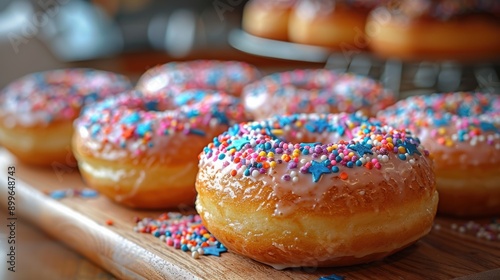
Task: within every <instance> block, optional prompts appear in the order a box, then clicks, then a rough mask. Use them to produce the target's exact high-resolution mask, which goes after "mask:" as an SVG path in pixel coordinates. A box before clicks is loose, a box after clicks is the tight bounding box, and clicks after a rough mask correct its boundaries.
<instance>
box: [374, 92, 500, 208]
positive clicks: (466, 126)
mask: <svg viewBox="0 0 500 280" xmlns="http://www.w3.org/2000/svg"><path fill="white" fill-rule="evenodd" d="M378 117H379V118H380V119H381V120H383V121H384V122H386V123H389V124H390V125H393V126H396V127H408V128H409V129H411V130H412V131H414V132H415V133H416V135H417V136H418V137H419V138H420V140H421V141H422V145H424V147H426V148H427V149H428V150H429V151H430V152H431V155H432V156H433V158H434V163H435V172H436V181H437V188H438V191H439V197H440V201H439V208H438V211H439V212H440V213H444V214H449V215H454V216H464V217H465V216H498V215H500V96H499V95H497V94H485V93H467V92H456V93H443V94H433V95H429V96H412V97H409V98H407V99H404V100H401V101H399V102H398V103H396V104H395V105H394V106H391V107H389V108H387V109H386V110H384V111H382V112H380V113H379V114H378Z"/></svg>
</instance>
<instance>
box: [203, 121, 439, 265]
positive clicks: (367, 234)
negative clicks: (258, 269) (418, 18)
mask: <svg viewBox="0 0 500 280" xmlns="http://www.w3.org/2000/svg"><path fill="white" fill-rule="evenodd" d="M196 190H197V192H198V196H197V200H196V209H197V211H198V213H200V216H201V218H202V219H203V223H204V225H205V226H206V227H207V229H208V230H209V231H210V232H211V233H212V234H213V235H214V236H215V237H216V238H217V240H219V241H220V242H221V243H222V244H224V246H226V247H227V248H228V249H229V251H232V252H234V253H237V254H240V255H243V256H246V257H249V258H251V259H254V260H256V261H258V262H262V263H265V264H268V265H271V266H273V267H274V268H277V269H283V268H287V267H299V266H309V267H322V266H342V265H352V264H358V263H364V262H370V261H373V260H378V259H381V258H383V257H385V256H388V255H390V254H392V253H394V252H396V251H399V250H401V249H402V248H404V247H407V246H409V245H410V244H412V243H414V242H416V241H417V240H418V239H419V238H421V237H422V236H424V235H425V234H427V233H428V232H429V230H430V229H431V226H432V223H433V219H434V216H435V213H436V208H437V203H438V194H437V192H436V188H435V179H434V173H433V169H432V161H431V160H430V158H429V156H428V152H427V151H426V150H425V149H424V148H423V146H421V145H420V144H419V142H418V139H417V138H415V137H413V136H412V134H411V133H410V132H409V131H407V130H395V129H392V128H390V127H386V126H380V125H378V124H377V122H375V121H370V120H367V119H366V118H362V117H361V116H359V115H358V114H344V113H342V114H324V115H318V114H295V115H290V116H275V117H273V118H270V119H267V120H263V121H254V122H248V123H241V124H239V125H235V126H233V127H231V128H230V129H229V130H228V131H226V132H224V133H223V134H221V135H219V136H218V137H216V138H215V139H214V141H213V142H212V143H211V144H209V145H207V146H206V147H205V148H204V150H203V152H202V153H201V155H200V162H199V172H198V175H197V179H196Z"/></svg>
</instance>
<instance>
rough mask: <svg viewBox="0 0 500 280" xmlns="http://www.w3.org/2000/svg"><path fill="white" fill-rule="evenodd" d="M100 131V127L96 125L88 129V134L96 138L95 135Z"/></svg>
mask: <svg viewBox="0 0 500 280" xmlns="http://www.w3.org/2000/svg"><path fill="white" fill-rule="evenodd" d="M100 130H101V127H100V126H98V125H93V126H92V128H91V129H90V134H91V135H92V136H96V135H97V133H98V132H99V131H100Z"/></svg>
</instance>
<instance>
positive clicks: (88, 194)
mask: <svg viewBox="0 0 500 280" xmlns="http://www.w3.org/2000/svg"><path fill="white" fill-rule="evenodd" d="M98 194H99V193H98V192H97V191H96V190H92V189H83V190H81V191H80V196H81V197H83V198H93V197H97V195H98Z"/></svg>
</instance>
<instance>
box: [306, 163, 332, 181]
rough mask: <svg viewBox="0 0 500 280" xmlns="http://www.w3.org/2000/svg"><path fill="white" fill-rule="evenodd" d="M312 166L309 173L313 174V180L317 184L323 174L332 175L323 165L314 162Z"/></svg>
mask: <svg viewBox="0 0 500 280" xmlns="http://www.w3.org/2000/svg"><path fill="white" fill-rule="evenodd" d="M311 163H312V164H311V166H310V167H309V170H308V171H307V172H308V173H311V174H312V179H313V182H314V183H317V182H318V181H319V179H321V176H322V175H323V174H328V173H332V170H330V169H329V168H328V167H326V166H325V165H324V164H323V163H321V162H317V161H314V160H313V161H312V162H311Z"/></svg>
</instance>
